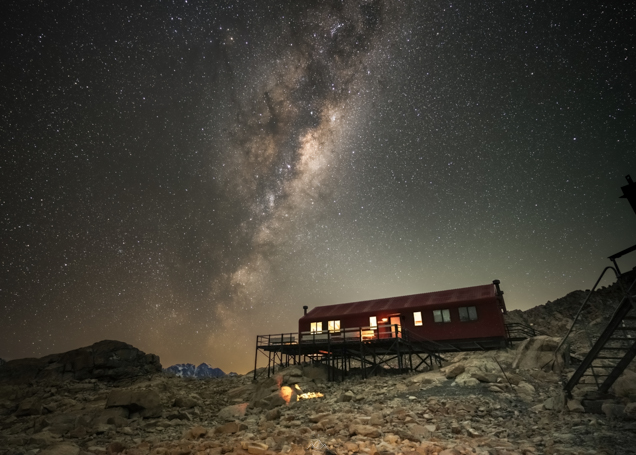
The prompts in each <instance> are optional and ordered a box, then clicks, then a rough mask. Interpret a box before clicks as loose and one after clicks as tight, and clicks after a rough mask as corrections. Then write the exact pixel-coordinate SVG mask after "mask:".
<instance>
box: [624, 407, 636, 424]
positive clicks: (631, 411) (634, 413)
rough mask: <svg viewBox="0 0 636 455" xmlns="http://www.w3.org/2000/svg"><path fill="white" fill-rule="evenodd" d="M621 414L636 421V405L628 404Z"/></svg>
mask: <svg viewBox="0 0 636 455" xmlns="http://www.w3.org/2000/svg"><path fill="white" fill-rule="evenodd" d="M623 414H625V417H627V418H628V419H634V420H636V403H628V404H627V405H626V406H625V409H623Z"/></svg>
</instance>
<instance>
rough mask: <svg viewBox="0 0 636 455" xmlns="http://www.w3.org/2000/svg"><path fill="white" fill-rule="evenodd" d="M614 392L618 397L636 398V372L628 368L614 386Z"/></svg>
mask: <svg viewBox="0 0 636 455" xmlns="http://www.w3.org/2000/svg"><path fill="white" fill-rule="evenodd" d="M612 392H613V393H614V395H616V396H617V397H621V398H628V399H630V400H636V373H634V372H633V371H630V370H626V371H625V372H624V373H623V374H622V375H621V376H620V377H619V378H618V379H617V380H616V382H614V385H613V386H612Z"/></svg>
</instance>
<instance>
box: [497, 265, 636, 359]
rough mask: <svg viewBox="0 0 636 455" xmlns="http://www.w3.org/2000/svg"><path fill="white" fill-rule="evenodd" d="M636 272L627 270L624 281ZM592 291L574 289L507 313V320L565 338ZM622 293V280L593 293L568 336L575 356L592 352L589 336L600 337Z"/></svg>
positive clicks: (631, 277) (631, 278) (629, 279)
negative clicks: (540, 302)
mask: <svg viewBox="0 0 636 455" xmlns="http://www.w3.org/2000/svg"><path fill="white" fill-rule="evenodd" d="M635 274H636V271H634V270H632V271H630V272H627V273H625V274H624V275H623V277H624V282H629V283H631V282H632V281H633V280H634V276H635ZM588 294H589V290H586V291H573V292H570V293H569V294H567V295H565V296H564V297H560V298H558V299H556V300H554V301H551V302H550V301H549V302H547V303H546V304H544V305H538V306H536V307H534V308H530V309H529V310H526V311H521V310H513V311H510V312H508V314H507V315H506V322H520V323H523V324H527V325H531V326H532V327H534V328H535V329H536V330H537V331H538V332H539V333H541V334H544V335H548V336H552V337H563V336H565V334H566V333H567V331H568V329H569V328H570V326H571V325H572V322H573V321H574V318H575V316H576V314H577V312H578V311H579V309H580V307H581V304H582V303H583V302H584V301H585V299H586V298H587V296H588ZM622 296H623V291H622V290H621V286H620V285H619V283H618V282H615V283H613V284H611V285H610V286H607V287H605V286H603V287H601V288H599V289H597V290H596V291H594V293H592V295H591V296H590V299H589V301H588V304H587V305H586V307H585V308H584V309H583V311H582V312H581V315H580V316H579V320H578V322H577V324H576V325H575V326H574V330H573V332H572V334H571V336H570V338H569V339H568V341H569V343H570V345H571V350H572V352H573V354H574V355H576V356H584V355H585V353H587V352H588V351H589V349H590V342H589V338H595V337H598V335H599V334H600V333H601V332H602V331H603V329H605V327H606V326H607V323H608V322H609V320H610V318H611V316H612V315H613V314H614V310H615V309H616V307H617V306H618V304H619V302H620V300H621V298H622ZM586 331H587V333H586Z"/></svg>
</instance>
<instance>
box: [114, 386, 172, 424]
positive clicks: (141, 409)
mask: <svg viewBox="0 0 636 455" xmlns="http://www.w3.org/2000/svg"><path fill="white" fill-rule="evenodd" d="M106 407H107V408H112V407H123V408H126V409H128V411H129V412H130V413H134V412H138V413H139V415H140V416H141V417H144V418H149V417H160V416H161V412H162V411H163V405H162V403H161V396H160V395H159V394H158V393H157V392H155V391H154V390H149V389H145V390H144V389H141V390H134V389H119V390H113V391H112V392H111V393H110V394H109V395H108V400H107V401H106Z"/></svg>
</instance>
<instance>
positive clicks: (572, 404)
mask: <svg viewBox="0 0 636 455" xmlns="http://www.w3.org/2000/svg"><path fill="white" fill-rule="evenodd" d="M567 408H568V411H570V412H585V408H584V407H583V405H582V404H581V402H580V401H579V400H568V402H567Z"/></svg>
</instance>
